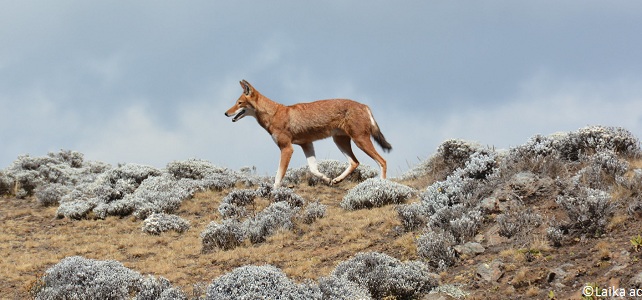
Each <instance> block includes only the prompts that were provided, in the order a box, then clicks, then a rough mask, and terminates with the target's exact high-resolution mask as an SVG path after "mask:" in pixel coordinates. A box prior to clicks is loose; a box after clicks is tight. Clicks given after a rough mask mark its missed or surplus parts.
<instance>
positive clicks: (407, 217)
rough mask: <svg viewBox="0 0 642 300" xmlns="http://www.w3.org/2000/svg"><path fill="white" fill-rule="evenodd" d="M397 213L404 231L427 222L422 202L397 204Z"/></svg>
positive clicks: (411, 229)
mask: <svg viewBox="0 0 642 300" xmlns="http://www.w3.org/2000/svg"><path fill="white" fill-rule="evenodd" d="M396 210H397V214H398V215H399V219H400V220H401V224H402V225H403V227H404V229H405V230H406V231H413V230H417V229H420V228H422V227H424V226H426V224H427V223H428V218H429V216H428V212H427V211H426V207H425V206H424V205H422V203H410V204H408V205H397V207H396Z"/></svg>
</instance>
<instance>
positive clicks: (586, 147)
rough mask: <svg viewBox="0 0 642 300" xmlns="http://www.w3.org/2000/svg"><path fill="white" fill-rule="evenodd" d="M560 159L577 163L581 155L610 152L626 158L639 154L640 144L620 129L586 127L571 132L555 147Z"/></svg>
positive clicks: (624, 130)
mask: <svg viewBox="0 0 642 300" xmlns="http://www.w3.org/2000/svg"><path fill="white" fill-rule="evenodd" d="M556 146H557V147H556V148H557V150H558V151H559V154H560V156H561V157H563V158H565V159H568V160H571V161H577V160H579V158H580V156H581V155H582V154H594V153H597V152H600V151H603V150H611V151H613V152H615V153H618V154H621V155H625V156H628V157H634V156H638V155H639V154H640V142H639V140H638V139H637V138H636V137H635V136H633V134H632V133H631V132H630V131H628V130H626V129H624V128H621V127H604V126H588V127H584V128H580V129H579V130H577V131H576V132H571V133H569V134H568V135H566V137H565V138H564V139H562V140H560V141H559V143H558V144H557V145H556Z"/></svg>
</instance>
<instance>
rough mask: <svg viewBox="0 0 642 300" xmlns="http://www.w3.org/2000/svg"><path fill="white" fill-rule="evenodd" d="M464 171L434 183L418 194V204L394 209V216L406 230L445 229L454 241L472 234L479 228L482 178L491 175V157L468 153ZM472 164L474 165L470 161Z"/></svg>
mask: <svg viewBox="0 0 642 300" xmlns="http://www.w3.org/2000/svg"><path fill="white" fill-rule="evenodd" d="M471 156H472V159H471V161H469V162H467V163H466V164H465V166H464V168H459V169H457V170H455V171H454V172H453V173H452V174H451V175H450V176H448V177H447V178H446V179H445V180H443V181H437V182H435V183H433V184H432V185H430V186H428V188H426V191H425V192H423V193H421V194H420V195H419V197H420V199H421V202H419V203H412V204H409V205H401V206H398V207H397V213H398V214H399V218H400V220H401V222H402V224H403V225H404V228H405V229H406V230H408V231H410V230H415V229H419V228H422V227H423V226H424V225H428V226H429V227H431V228H441V229H442V230H447V231H450V232H451V233H452V235H453V236H455V237H456V239H457V240H458V241H461V240H463V239H466V238H468V237H470V236H472V235H474V234H475V232H476V231H477V229H478V228H479V227H480V226H481V221H482V219H483V218H482V215H481V211H480V209H479V208H478V204H479V199H480V198H482V197H481V196H483V195H484V193H486V192H487V191H486V189H484V188H482V187H483V186H484V184H485V183H486V182H485V180H486V179H485V177H488V176H490V175H491V173H489V172H493V173H494V172H495V171H496V169H495V168H494V160H495V158H494V155H478V154H476V153H473V154H471ZM473 161H474V162H473Z"/></svg>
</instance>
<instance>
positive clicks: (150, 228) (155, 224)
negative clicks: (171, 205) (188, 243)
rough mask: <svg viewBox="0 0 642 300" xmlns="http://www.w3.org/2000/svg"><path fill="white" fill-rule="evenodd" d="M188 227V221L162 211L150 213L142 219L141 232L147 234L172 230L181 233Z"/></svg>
mask: <svg viewBox="0 0 642 300" xmlns="http://www.w3.org/2000/svg"><path fill="white" fill-rule="evenodd" d="M189 228H190V225H189V221H187V220H185V219H183V218H181V217H179V216H177V215H168V214H164V213H152V214H151V215H149V217H147V219H145V221H143V227H142V230H143V232H145V233H147V234H155V235H158V234H161V233H163V232H166V231H170V230H174V231H176V232H178V233H183V232H185V231H187V230H188V229H189Z"/></svg>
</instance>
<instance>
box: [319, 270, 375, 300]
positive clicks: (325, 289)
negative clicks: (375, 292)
mask: <svg viewBox="0 0 642 300" xmlns="http://www.w3.org/2000/svg"><path fill="white" fill-rule="evenodd" d="M319 289H320V290H321V294H322V295H323V297H322V299H337V300H353V299H359V300H368V299H372V296H370V292H369V291H368V289H367V288H366V287H362V286H360V285H358V284H357V283H354V282H352V281H350V280H348V279H346V278H345V277H337V276H334V275H330V276H328V277H322V278H319Z"/></svg>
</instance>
